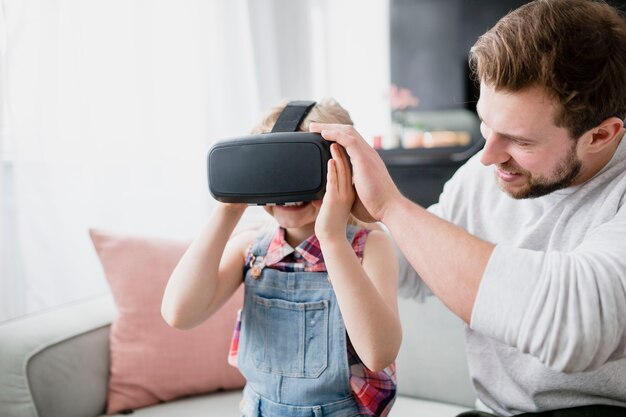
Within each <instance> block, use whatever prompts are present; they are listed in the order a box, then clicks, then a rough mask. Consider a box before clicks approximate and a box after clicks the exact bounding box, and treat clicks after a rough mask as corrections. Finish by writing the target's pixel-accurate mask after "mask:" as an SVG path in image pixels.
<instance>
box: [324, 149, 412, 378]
mask: <svg viewBox="0 0 626 417" xmlns="http://www.w3.org/2000/svg"><path fill="white" fill-rule="evenodd" d="M331 152H332V155H333V159H332V160H330V161H329V164H328V179H327V185H326V195H325V196H324V201H323V203H322V207H321V208H320V213H319V215H318V218H317V220H316V223H315V234H316V236H317V238H318V239H319V241H320V245H321V247H322V252H323V254H324V262H325V263H326V268H327V270H328V276H329V278H330V280H331V282H332V284H333V288H334V290H335V294H336V295H337V300H338V303H339V308H340V310H341V314H342V316H343V320H344V322H345V325H346V330H347V332H348V335H349V336H350V340H351V341H352V345H353V346H354V348H355V350H356V352H357V354H358V355H359V357H360V358H361V360H362V361H363V364H364V365H365V366H367V367H368V368H369V369H370V370H372V371H379V370H382V369H384V368H385V367H387V366H388V365H389V364H391V362H393V361H394V360H395V358H396V356H397V354H398V350H399V349H400V342H401V340H402V329H401V327H400V319H399V315H398V305H397V298H396V291H397V274H398V265H397V256H396V251H395V248H394V246H393V243H392V242H391V240H390V239H389V237H387V235H386V234H385V233H384V232H382V231H377V230H374V231H371V232H370V233H369V236H368V239H367V242H366V245H365V251H364V254H363V265H361V263H360V262H359V259H358V258H357V256H356V254H355V253H354V250H353V249H352V246H351V244H350V242H348V241H347V240H346V235H345V230H346V224H347V219H348V215H349V213H350V209H351V207H352V204H353V202H354V198H355V192H354V188H353V186H352V181H351V177H350V165H349V163H348V161H347V158H346V157H345V154H344V153H343V152H342V151H340V150H339V147H338V145H336V144H333V145H332V146H331Z"/></svg>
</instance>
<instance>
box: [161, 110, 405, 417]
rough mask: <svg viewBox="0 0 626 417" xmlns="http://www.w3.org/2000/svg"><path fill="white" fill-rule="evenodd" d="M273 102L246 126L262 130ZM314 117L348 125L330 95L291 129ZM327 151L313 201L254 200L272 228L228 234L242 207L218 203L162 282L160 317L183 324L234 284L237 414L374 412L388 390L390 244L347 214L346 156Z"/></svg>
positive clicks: (394, 316)
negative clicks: (239, 387)
mask: <svg viewBox="0 0 626 417" xmlns="http://www.w3.org/2000/svg"><path fill="white" fill-rule="evenodd" d="M283 108H284V106H281V107H277V108H275V109H273V110H272V111H271V112H270V114H269V115H268V116H267V117H266V118H265V119H264V120H263V122H262V123H261V124H260V126H259V127H258V128H257V129H255V130H254V131H253V133H261V132H269V131H270V130H271V127H272V126H273V124H274V122H275V121H276V119H277V118H278V115H279V114H280V113H281V111H282V110H283ZM313 120H315V121H318V122H326V123H342V124H352V120H351V119H350V116H349V115H348V113H347V112H346V111H345V110H344V109H343V108H342V107H341V106H340V105H339V104H338V103H336V102H335V101H332V100H325V101H322V102H320V103H318V104H316V105H315V106H314V107H313V108H312V109H311V111H310V112H309V114H308V116H307V117H306V118H305V119H304V120H303V122H302V124H301V126H300V130H305V131H308V125H309V122H310V121H313ZM331 155H332V159H331V160H330V161H329V162H328V174H327V185H326V194H325V196H324V198H323V199H322V200H317V201H311V202H304V203H299V204H297V205H293V206H266V207H265V210H266V211H267V212H268V213H269V214H270V215H272V216H273V217H274V219H275V220H276V222H277V223H278V227H273V228H271V229H269V230H262V231H260V232H259V231H244V232H241V233H238V234H236V235H234V236H233V237H232V238H230V237H231V233H232V232H233V230H234V228H235V226H236V225H237V223H238V222H239V220H240V218H241V216H242V215H243V213H244V211H245V209H246V207H247V206H246V205H242V204H222V203H219V204H218V206H217V207H216V208H215V209H214V211H213V213H212V215H211V217H210V219H209V222H208V224H207V225H206V227H205V229H204V230H203V231H202V233H201V234H200V235H199V236H198V237H197V238H196V239H195V240H194V242H193V243H192V244H191V245H190V247H189V249H188V250H187V252H186V253H185V254H184V256H183V257H182V258H181V260H180V262H179V263H178V265H177V266H176V268H175V270H174V272H173V273H172V276H171V277H170V280H169V282H168V285H167V288H166V290H165V294H164V298H163V305H162V314H163V317H164V319H165V320H166V321H167V322H168V324H169V325H171V326H173V327H176V328H181V329H188V328H191V327H194V326H196V325H198V324H200V323H201V322H202V321H204V320H205V319H207V318H208V317H209V316H211V314H213V313H214V312H215V311H216V310H217V309H219V308H220V306H222V305H223V304H224V302H225V301H226V300H227V299H228V298H229V297H230V296H231V295H232V294H233V293H234V292H235V291H236V290H237V288H238V287H239V286H240V285H241V283H242V282H243V283H244V284H245V296H244V307H243V309H242V312H241V322H240V323H238V326H239V325H240V332H239V331H237V332H235V336H234V340H233V344H232V346H233V348H231V358H230V359H231V363H235V364H236V366H238V368H239V370H240V371H241V373H242V374H243V376H244V377H245V378H246V381H247V384H246V387H245V388H244V400H243V401H242V413H243V415H244V416H246V417H253V416H254V417H256V416H321V415H323V416H334V417H340V416H341V417H343V416H346V417H347V416H359V415H376V416H385V415H387V414H388V412H389V410H390V408H391V406H392V404H393V402H394V399H395V391H396V390H395V387H396V379H395V363H394V360H395V358H396V355H397V353H398V349H399V347H400V341H401V337H402V336H401V328H400V321H399V317H398V308H397V303H396V277H397V272H398V267H397V261H396V259H397V258H396V251H395V249H394V246H393V244H392V242H391V240H390V239H389V238H388V237H387V235H386V234H385V233H384V232H382V231H380V230H367V229H365V228H362V227H358V226H356V225H354V224H349V222H350V223H355V222H353V221H351V215H350V209H351V207H352V204H353V202H354V199H355V191H354V187H353V186H352V181H351V174H350V164H349V162H348V160H347V157H346V156H345V154H344V152H343V150H342V149H341V148H340V147H339V145H337V144H333V145H332V146H331ZM229 238H230V240H229ZM239 335H240V340H237V339H238V336H239Z"/></svg>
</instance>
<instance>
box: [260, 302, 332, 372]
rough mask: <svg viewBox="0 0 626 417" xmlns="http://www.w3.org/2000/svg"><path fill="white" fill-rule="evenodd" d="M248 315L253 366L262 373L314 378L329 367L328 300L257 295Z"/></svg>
mask: <svg viewBox="0 0 626 417" xmlns="http://www.w3.org/2000/svg"><path fill="white" fill-rule="evenodd" d="M253 302H254V308H253V309H252V310H253V312H252V315H251V317H250V319H251V320H250V333H251V335H250V336H252V337H250V346H251V348H252V350H251V352H250V353H251V354H252V359H253V363H254V366H255V367H256V368H257V369H259V370H260V371H263V372H268V373H271V374H275V375H282V376H288V377H297V378H317V377H318V376H319V375H320V374H321V373H322V372H324V370H325V369H326V367H327V366H328V310H329V307H328V301H326V300H322V301H313V302H305V303H295V302H291V301H285V300H279V299H268V298H263V297H259V296H257V295H255V296H254V298H253Z"/></svg>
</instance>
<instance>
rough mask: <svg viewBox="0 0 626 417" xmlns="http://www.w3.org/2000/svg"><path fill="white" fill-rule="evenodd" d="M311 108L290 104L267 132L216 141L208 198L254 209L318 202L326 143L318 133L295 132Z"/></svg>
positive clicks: (302, 103) (209, 164)
mask: <svg viewBox="0 0 626 417" xmlns="http://www.w3.org/2000/svg"><path fill="white" fill-rule="evenodd" d="M314 105H315V102H314V101H292V102H290V103H288V104H287V106H286V107H285V109H284V110H283V111H282V113H281V114H280V115H279V116H278V120H277V121H276V123H275V124H274V127H273V128H272V131H271V133H263V134H259V135H250V136H242V137H237V138H232V139H226V140H221V141H219V142H217V143H215V144H214V145H213V146H212V147H211V149H210V150H209V153H208V155H207V174H208V178H209V191H210V192H211V195H212V196H213V197H214V198H215V199H216V200H218V201H222V202H226V203H247V204H256V205H266V204H288V203H295V202H299V201H311V200H317V199H320V198H322V197H323V195H324V192H325V191H326V168H327V163H328V160H329V159H330V158H331V155H330V143H329V142H327V141H325V140H324V139H323V138H322V136H321V135H319V134H317V133H309V132H297V130H298V127H299V126H300V123H302V120H303V119H304V118H305V117H306V115H307V114H308V113H309V111H310V110H311V108H312V107H313V106H314Z"/></svg>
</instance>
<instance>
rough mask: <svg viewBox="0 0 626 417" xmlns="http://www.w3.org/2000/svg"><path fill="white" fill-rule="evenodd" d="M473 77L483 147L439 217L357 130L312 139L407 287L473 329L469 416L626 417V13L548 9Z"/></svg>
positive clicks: (570, 1) (586, 6) (580, 7)
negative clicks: (341, 165) (351, 188)
mask: <svg viewBox="0 0 626 417" xmlns="http://www.w3.org/2000/svg"><path fill="white" fill-rule="evenodd" d="M470 63H471V65H472V68H473V70H474V73H475V75H476V77H477V79H478V80H479V81H480V84H481V88H480V99H479V101H478V104H477V110H478V113H479V116H480V118H481V132H482V134H483V135H484V137H485V139H486V144H485V147H484V149H483V150H482V151H481V152H480V153H479V154H477V155H476V156H475V157H473V158H472V159H471V160H470V161H468V163H467V164H466V165H465V166H463V167H462V168H461V169H459V171H458V172H457V173H456V174H455V176H454V177H453V178H452V179H451V180H450V181H449V182H448V183H447V184H446V186H445V187H444V191H443V193H442V195H441V198H440V201H439V203H438V204H435V205H434V206H432V207H430V208H429V209H428V210H425V209H424V208H422V207H420V206H418V205H416V204H413V203H412V202H410V201H409V200H408V199H406V198H405V197H403V196H402V195H401V194H400V192H399V191H398V189H397V188H396V186H395V185H394V184H393V181H392V179H391V177H390V176H389V174H388V172H387V170H386V168H385V166H384V163H383V162H382V160H381V159H380V157H379V156H378V154H377V153H376V152H375V151H374V150H373V149H371V148H370V147H369V146H368V145H367V143H366V142H365V141H364V140H363V138H362V137H361V136H360V135H359V134H358V133H357V132H356V131H355V130H354V129H353V128H352V127H349V126H340V125H324V124H312V125H311V130H312V131H316V132H321V134H322V135H323V136H324V138H326V139H328V140H332V141H336V142H338V143H339V144H341V145H343V146H344V147H345V148H346V149H347V152H348V154H349V155H350V158H351V162H352V164H353V175H354V183H355V187H356V190H357V193H358V196H359V198H360V201H361V202H362V206H360V207H355V212H356V213H357V214H358V213H361V214H362V213H366V217H368V218H369V219H370V220H378V221H381V222H382V223H384V224H385V225H386V226H387V228H388V229H389V231H390V232H391V234H392V235H393V237H394V239H395V240H396V242H397V244H398V247H399V249H400V250H401V252H402V253H403V254H404V255H405V256H406V259H407V260H408V262H409V263H410V265H411V266H412V268H413V269H415V271H416V272H417V273H418V274H419V278H417V276H416V275H414V274H412V275H411V274H408V273H405V274H401V275H403V276H401V280H402V281H403V282H402V283H403V287H404V289H405V290H407V288H408V289H410V290H413V294H412V295H414V296H418V295H420V294H422V293H424V292H425V291H428V290H430V291H432V293H434V294H435V295H436V296H437V297H439V298H440V299H441V300H442V301H443V302H444V303H445V304H446V305H447V306H448V308H450V310H452V311H453V312H454V313H455V314H457V315H458V316H459V317H461V318H462V319H463V320H464V321H465V322H466V323H467V324H468V327H467V330H466V346H467V354H468V361H469V367H470V374H471V379H472V383H473V385H474V388H475V390H476V394H477V397H478V401H477V408H478V410H480V412H473V413H472V414H471V415H492V414H496V415H500V416H510V415H518V414H523V413H540V412H546V411H548V410H561V409H567V410H568V411H562V412H549V413H545V414H543V413H542V414H538V415H542V416H543V415H549V416H553V415H554V416H564V415H567V416H579V415H580V416H582V415H584V416H596V415H597V416H600V415H601V416H612V415H620V416H623V415H626V408H622V407H626V140H624V139H623V138H624V132H625V129H624V121H623V119H624V117H625V116H626V22H625V19H624V15H623V14H620V12H618V11H617V10H616V9H614V8H612V7H610V6H608V5H607V4H605V3H602V2H595V1H586V0H538V1H535V2H532V3H529V4H526V5H524V6H522V7H521V8H519V9H517V10H515V11H513V12H511V13H510V14H509V15H507V16H505V17H504V18H502V19H501V20H500V21H499V22H498V23H497V24H496V26H494V27H493V28H492V29H491V30H489V31H488V32H487V33H486V34H485V35H483V36H482V37H481V38H479V40H478V41H477V42H476V44H475V45H474V47H473V48H472V50H471V57H470ZM363 208H364V209H365V210H366V211H365V210H363ZM360 217H364V216H360ZM408 269H409V270H410V268H408ZM424 284H425V285H426V286H427V288H426V287H425V286H424ZM486 413H492V414H486ZM564 413H565V414H564ZM530 415H535V414H530Z"/></svg>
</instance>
